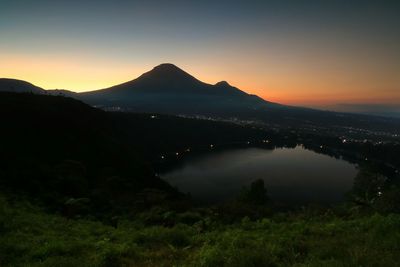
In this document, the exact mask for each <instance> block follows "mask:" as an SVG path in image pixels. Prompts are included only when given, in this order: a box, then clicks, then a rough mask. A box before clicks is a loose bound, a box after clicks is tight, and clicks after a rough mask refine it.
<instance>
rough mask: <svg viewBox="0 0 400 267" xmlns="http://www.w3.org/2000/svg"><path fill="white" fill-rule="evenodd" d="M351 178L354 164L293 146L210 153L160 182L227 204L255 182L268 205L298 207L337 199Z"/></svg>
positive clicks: (209, 200) (206, 199) (199, 197)
mask: <svg viewBox="0 0 400 267" xmlns="http://www.w3.org/2000/svg"><path fill="white" fill-rule="evenodd" d="M356 174H357V169H356V166H355V165H352V164H350V163H348V162H345V161H343V160H338V159H334V158H331V157H329V156H326V155H321V154H317V153H315V152H312V151H309V150H306V149H303V148H302V147H296V148H294V149H290V148H279V149H275V150H265V149H259V148H248V149H235V150H229V151H216V152H212V153H211V152H210V153H209V154H207V155H202V156H199V157H196V158H194V159H191V160H187V161H185V162H184V164H183V166H182V167H180V168H178V169H175V170H172V171H170V172H167V173H165V174H164V175H162V177H163V178H164V179H165V180H167V181H168V182H169V183H171V184H172V185H174V186H176V187H178V188H179V189H180V190H181V191H182V192H185V193H189V192H190V193H191V195H192V197H193V198H194V199H195V200H197V201H201V202H208V203H215V202H221V201H224V200H230V199H233V198H235V197H236V196H237V195H238V193H239V192H240V190H241V188H242V187H243V186H248V185H250V183H251V182H252V181H254V180H255V179H260V178H261V179H263V180H264V182H265V185H266V187H267V190H268V194H269V196H270V197H271V198H272V199H273V200H275V201H279V202H284V203H290V204H293V203H299V204H302V203H310V202H315V203H335V202H339V201H341V200H343V198H344V193H346V192H347V191H349V190H350V189H351V187H352V184H353V178H354V177H355V175H356Z"/></svg>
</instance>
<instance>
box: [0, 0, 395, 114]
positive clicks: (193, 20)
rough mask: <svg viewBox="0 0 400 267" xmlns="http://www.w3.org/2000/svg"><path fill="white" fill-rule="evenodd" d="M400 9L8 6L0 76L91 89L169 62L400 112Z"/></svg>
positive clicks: (272, 95) (298, 97) (301, 96)
mask: <svg viewBox="0 0 400 267" xmlns="http://www.w3.org/2000/svg"><path fill="white" fill-rule="evenodd" d="M399 14H400V1H390V0H386V1H385V0H376V1H369V0H359V1H357V0H346V1H345V0H336V1H333V0H324V1H322V0H318V1H303V0H293V1H288V0H287V1H285V0H276V1H268V0H264V1H234V0H231V1H205V0H203V1H189V0H187V1H173V0H172V1H151V0H148V1H117V0H115V1H111V0H110V1H102V0H97V1H84V0H80V1H75V0H69V1H57V0H48V1H45V0H35V1H32V0H29V1H28V0H0V77H8V78H18V79H22V80H26V81H29V82H32V83H34V84H35V85H38V86H41V87H43V88H45V89H54V88H62V89H71V90H74V91H87V90H93V89H100V88H105V87H108V86H111V85H115V84H118V83H121V82H125V81H128V80H132V79H134V78H136V77H137V76H139V75H140V74H141V73H143V72H145V71H148V70H150V69H151V68H152V67H154V66H156V65H158V64H160V63H164V62H170V63H174V64H176V65H177V66H179V67H181V68H183V69H184V70H186V71H187V72H189V73H191V74H192V75H194V76H195V77H197V78H198V79H200V80H202V81H205V82H208V83H216V82H218V81H220V80H227V81H228V82H229V83H230V84H232V85H234V86H237V87H239V88H241V89H242V90H244V91H246V92H249V93H253V94H257V95H259V96H261V97H263V98H265V99H267V100H271V101H275V102H280V103H286V104H295V105H309V106H317V105H328V104H334V103H353V102H354V103H391V104H400V88H399V87H400V15H399Z"/></svg>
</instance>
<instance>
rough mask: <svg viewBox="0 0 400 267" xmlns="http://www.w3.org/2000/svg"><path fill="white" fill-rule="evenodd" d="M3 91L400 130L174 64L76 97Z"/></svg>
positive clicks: (150, 109)
mask: <svg viewBox="0 0 400 267" xmlns="http://www.w3.org/2000/svg"><path fill="white" fill-rule="evenodd" d="M0 91H13V92H33V93H39V94H42V93H47V94H52V95H62V96H68V97H72V98H77V99H79V100H81V101H83V102H85V103H87V104H90V105H92V106H95V107H99V108H102V109H105V110H111V111H127V112H137V113H160V114H171V115H183V116H195V117H211V118H214V119H228V120H235V121H236V120H240V121H244V122H250V121H252V122H261V123H265V124H268V125H270V126H271V127H275V125H279V127H282V126H283V127H299V128H310V127H315V126H318V127H319V126H321V127H323V128H326V127H332V125H335V126H338V127H359V128H364V129H372V128H373V129H376V130H387V129H391V130H396V131H397V130H399V129H400V121H399V120H394V119H392V118H383V117H373V116H366V115H357V114H350V113H338V112H330V111H321V110H315V109H310V108H301V107H292V106H286V105H281V104H278V103H273V102H269V101H266V100H264V99H262V98H260V97H258V96H256V95H251V94H248V93H246V92H244V91H242V90H240V89H238V88H236V87H234V86H231V85H230V84H229V83H228V82H226V81H220V82H218V83H216V84H208V83H204V82H202V81H200V80H198V79H196V78H195V77H193V76H192V75H190V74H189V73H187V72H185V71H184V70H182V69H180V68H178V67H177V66H175V65H173V64H169V63H166V64H161V65H158V66H156V67H154V68H153V69H152V70H150V71H148V72H146V73H144V74H142V75H141V76H139V77H138V78H136V79H134V80H131V81H128V82H125V83H122V84H119V85H115V86H112V87H109V88H105V89H100V90H95V91H90V92H84V93H75V92H72V91H68V90H43V89H41V88H39V87H36V86H34V85H32V84H30V83H27V82H24V81H19V80H11V79H0Z"/></svg>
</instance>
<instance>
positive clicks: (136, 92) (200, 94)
mask: <svg viewBox="0 0 400 267" xmlns="http://www.w3.org/2000/svg"><path fill="white" fill-rule="evenodd" d="M79 98H80V99H82V100H83V101H85V102H88V103H90V104H92V105H96V106H101V107H119V108H122V109H128V110H134V111H139V112H160V113H170V114H186V115H210V116H211V115H216V114H218V115H222V114H224V115H231V116H234V113H232V111H234V110H236V111H237V109H239V110H240V109H243V108H256V107H257V106H260V105H266V104H270V105H277V104H272V103H269V102H267V101H264V100H262V99H261V98H258V97H257V96H253V95H249V94H247V93H245V92H243V91H241V90H239V89H238V88H236V87H233V86H231V85H229V84H228V83H227V82H225V81H222V82H219V83H217V84H215V85H212V84H207V83H204V82H202V81H200V80H198V79H196V78H195V77H193V76H192V75H190V74H188V73H187V72H185V71H183V70H182V69H180V68H178V67H177V66H175V65H173V64H169V63H166V64H161V65H158V66H156V67H155V68H153V69H152V70H151V71H149V72H146V73H144V74H142V75H141V76H140V77H138V78H137V79H134V80H132V81H129V82H126V83H123V84H119V85H116V86H113V87H110V88H106V89H102V90H97V91H91V92H87V93H82V94H80V95H79Z"/></svg>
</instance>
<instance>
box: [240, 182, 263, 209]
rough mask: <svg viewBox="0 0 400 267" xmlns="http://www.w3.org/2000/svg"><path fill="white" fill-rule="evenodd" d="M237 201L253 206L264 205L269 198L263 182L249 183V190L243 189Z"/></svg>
mask: <svg viewBox="0 0 400 267" xmlns="http://www.w3.org/2000/svg"><path fill="white" fill-rule="evenodd" d="M239 200H240V201H242V202H245V203H249V204H254V205H263V204H265V203H266V202H267V201H268V200H269V198H268V195H267V189H266V188H265V185H264V180H262V179H257V180H255V181H254V182H252V183H251V185H250V188H246V187H245V188H243V191H242V192H241V194H240V196H239Z"/></svg>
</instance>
